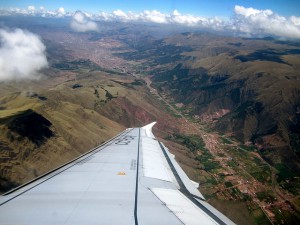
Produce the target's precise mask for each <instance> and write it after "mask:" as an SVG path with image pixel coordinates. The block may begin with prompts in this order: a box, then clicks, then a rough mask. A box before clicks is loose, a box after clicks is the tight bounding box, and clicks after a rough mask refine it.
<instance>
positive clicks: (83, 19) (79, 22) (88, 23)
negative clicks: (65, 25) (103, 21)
mask: <svg viewBox="0 0 300 225" xmlns="http://www.w3.org/2000/svg"><path fill="white" fill-rule="evenodd" d="M71 28H72V29H73V30H75V31H77V32H87V31H98V25H97V24H96V23H95V22H94V21H92V20H91V19H90V17H88V15H87V14H85V13H83V12H80V11H77V12H76V13H75V14H74V15H73V17H72V21H71Z"/></svg>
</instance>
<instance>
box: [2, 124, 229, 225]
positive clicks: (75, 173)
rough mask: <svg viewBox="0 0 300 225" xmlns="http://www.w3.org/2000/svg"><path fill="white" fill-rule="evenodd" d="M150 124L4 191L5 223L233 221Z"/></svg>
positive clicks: (118, 224)
mask: <svg viewBox="0 0 300 225" xmlns="http://www.w3.org/2000/svg"><path fill="white" fill-rule="evenodd" d="M154 124H155V123H152V124H149V125H147V126H145V127H142V128H130V129H127V130H125V131H124V132H123V133H121V134H119V135H118V136H116V137H115V138H113V139H111V140H109V141H107V142H106V143H104V144H103V145H101V146H99V147H96V148H95V149H92V150H91V151H89V152H88V153H86V154H84V155H83V156H81V157H79V158H76V159H75V160H73V161H71V162H69V163H67V164H65V165H63V166H61V167H59V168H57V169H55V170H53V171H51V172H49V173H47V174H45V175H43V176H41V177H39V178H37V179H35V180H33V181H31V182H29V183H27V184H25V185H23V186H20V187H18V188H16V189H14V190H12V191H10V192H8V193H6V194H4V195H3V196H1V197H0V224H1V225H4V224H5V225H62V224H63V225H68V224H70V225H83V224H84V225H85V224H91V225H93V224H97V225H99V224H103V225H106V224H116V225H121V224H122V225H126V224H135V225H138V224H140V225H141V224H142V225H147V224H149V225H154V224H159V225H164V224H168V225H177V224H178V225H179V224H181V225H182V224H191V225H192V224H207V225H210V224H234V223H233V222H232V221H230V220H229V219H228V218H227V217H225V216H224V215H223V214H221V213H220V212H219V211H217V210H216V209H215V208H213V207H212V206H211V205H209V204H208V203H206V202H205V199H204V197H203V196H202V194H201V193H200V192H199V191H198V189H197V184H195V182H192V181H191V180H190V179H189V178H188V177H187V175H186V174H185V173H184V171H183V170H182V169H181V167H180V166H179V165H178V163H177V162H176V161H175V159H174V155H172V154H171V153H170V152H169V151H168V149H167V148H166V147H165V146H164V145H163V144H162V143H161V142H159V141H157V140H156V139H155V137H154V135H153V134H152V126H153V125H154Z"/></svg>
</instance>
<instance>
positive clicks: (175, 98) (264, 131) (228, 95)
mask: <svg viewBox="0 0 300 225" xmlns="http://www.w3.org/2000/svg"><path fill="white" fill-rule="evenodd" d="M144 42H145V41H144ZM137 46H138V47H137V48H136V49H137V50H136V51H132V52H126V53H123V54H122V56H123V57H124V58H126V59H130V60H137V59H139V60H140V62H141V64H142V65H143V68H151V69H149V71H147V74H148V75H150V76H151V77H152V81H153V84H152V85H153V86H154V87H155V88H156V89H157V90H158V91H159V92H160V93H161V95H163V96H165V97H166V98H167V99H169V101H170V102H173V103H174V105H180V109H179V110H180V111H182V112H183V113H187V114H189V115H190V116H192V117H194V118H195V119H196V121H198V122H205V123H206V124H208V123H209V124H210V128H212V129H216V130H218V131H219V132H221V133H226V134H228V135H229V136H232V137H234V138H236V139H237V140H238V141H240V142H242V143H244V144H247V145H253V146H256V147H257V148H258V149H259V152H260V154H261V155H262V156H263V157H264V158H265V159H266V160H268V161H269V162H270V163H271V164H272V165H274V166H275V167H278V168H280V167H281V166H282V165H284V167H285V168H286V169H288V170H290V171H291V175H293V174H299V172H300V167H299V165H300V164H299V162H300V161H299V159H300V158H299V156H300V149H299V143H300V133H299V131H300V123H299V115H300V111H299V110H300V95H299V93H300V73H299V68H300V61H299V55H300V44H299V43H298V42H289V41H277V40H275V39H272V38H265V39H247V38H233V37H223V36H217V35H213V34H209V33H199V32H198V33H197V32H196V33H195V32H194V33H190V32H186V33H181V34H178V35H172V36H170V37H168V38H164V39H160V40H155V41H150V43H149V44H147V45H142V44H141V45H140V46H139V45H138V44H137Z"/></svg>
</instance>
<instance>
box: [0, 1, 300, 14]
mask: <svg viewBox="0 0 300 225" xmlns="http://www.w3.org/2000/svg"><path fill="white" fill-rule="evenodd" d="M31 5H32V6H35V7H36V8H39V7H40V6H43V7H45V8H46V9H48V10H55V9H58V8H59V7H63V8H64V9H65V10H66V11H76V10H83V11H87V12H91V13H96V12H99V11H105V12H111V11H113V10H116V9H120V10H123V11H133V12H141V11H144V10H158V11H160V12H162V13H170V12H172V11H173V10H178V11H179V12H181V13H184V14H192V15H195V16H206V17H212V16H218V17H230V16H231V15H232V14H233V10H234V6H235V5H241V6H244V7H252V8H255V9H260V10H263V9H271V10H272V11H273V12H275V13H277V14H279V15H282V16H292V15H294V16H300V1H299V0H85V1H83V0H64V1H62V0H43V1H41V0H9V1H8V0H0V8H12V7H16V8H27V7H28V6H31Z"/></svg>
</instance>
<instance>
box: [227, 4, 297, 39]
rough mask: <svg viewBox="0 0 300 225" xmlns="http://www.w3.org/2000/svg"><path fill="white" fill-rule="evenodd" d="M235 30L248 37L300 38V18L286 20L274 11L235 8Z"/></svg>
mask: <svg viewBox="0 0 300 225" xmlns="http://www.w3.org/2000/svg"><path fill="white" fill-rule="evenodd" d="M234 12H235V17H234V18H233V29H234V30H236V31H239V32H241V33H245V34H247V35H248V36H266V35H272V36H279V37H287V38H300V18H299V17H295V16H292V17H290V18H286V17H283V16H280V15H278V14H276V13H274V12H273V11H271V10H269V9H267V10H257V9H253V8H245V7H243V6H235V8H234Z"/></svg>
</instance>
